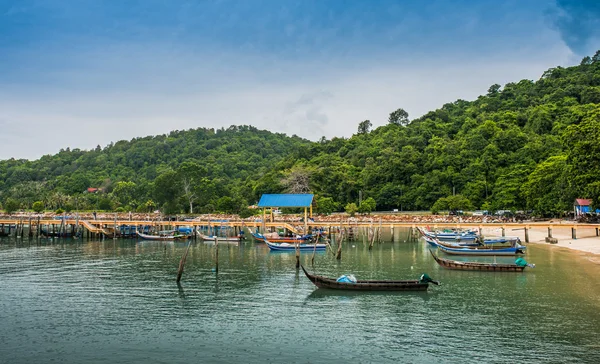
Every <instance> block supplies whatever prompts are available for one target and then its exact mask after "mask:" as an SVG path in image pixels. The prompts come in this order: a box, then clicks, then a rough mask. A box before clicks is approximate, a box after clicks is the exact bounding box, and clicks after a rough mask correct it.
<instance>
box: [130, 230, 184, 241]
mask: <svg viewBox="0 0 600 364" xmlns="http://www.w3.org/2000/svg"><path fill="white" fill-rule="evenodd" d="M137 234H138V236H139V237H140V238H141V239H143V240H156V241H173V240H187V239H189V236H187V235H147V234H143V233H140V232H139V231H138V233H137Z"/></svg>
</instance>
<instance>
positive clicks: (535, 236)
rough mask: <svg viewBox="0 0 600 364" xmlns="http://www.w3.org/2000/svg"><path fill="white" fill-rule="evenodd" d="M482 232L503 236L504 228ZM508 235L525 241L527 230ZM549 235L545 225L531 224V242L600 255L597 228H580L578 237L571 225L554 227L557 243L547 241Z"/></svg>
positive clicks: (488, 229) (488, 234) (514, 231)
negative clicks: (574, 237) (573, 234)
mask: <svg viewBox="0 0 600 364" xmlns="http://www.w3.org/2000/svg"><path fill="white" fill-rule="evenodd" d="M482 232H483V234H484V236H502V230H501V229H500V228H495V227H494V228H483V229H482ZM506 236H518V237H519V238H520V239H521V241H523V242H524V241H525V231H524V230H523V229H519V230H511V229H507V230H506ZM547 236H548V229H547V228H545V227H543V228H540V227H535V226H531V228H530V229H529V243H533V244H547V245H552V246H555V247H563V248H568V249H572V250H577V251H581V252H586V253H592V254H598V255H600V237H598V236H596V229H594V228H578V229H577V235H576V237H577V238H576V239H573V237H572V236H571V227H568V226H565V227H556V226H555V227H554V229H553V230H552V237H553V238H556V239H557V240H558V242H557V243H555V244H550V243H547V242H546V237H547Z"/></svg>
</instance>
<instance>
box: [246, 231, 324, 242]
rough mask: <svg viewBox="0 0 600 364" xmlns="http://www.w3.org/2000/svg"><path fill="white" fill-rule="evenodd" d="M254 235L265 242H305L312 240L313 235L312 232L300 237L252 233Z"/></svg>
mask: <svg viewBox="0 0 600 364" xmlns="http://www.w3.org/2000/svg"><path fill="white" fill-rule="evenodd" d="M251 234H252V237H253V238H254V239H256V240H258V241H262V242H264V241H265V240H267V239H268V240H269V241H270V242H272V243H298V242H299V243H300V244H302V243H305V242H307V241H310V240H312V238H313V236H312V235H311V234H307V235H303V236H299V237H279V238H271V237H265V236H264V235H263V234H260V233H251Z"/></svg>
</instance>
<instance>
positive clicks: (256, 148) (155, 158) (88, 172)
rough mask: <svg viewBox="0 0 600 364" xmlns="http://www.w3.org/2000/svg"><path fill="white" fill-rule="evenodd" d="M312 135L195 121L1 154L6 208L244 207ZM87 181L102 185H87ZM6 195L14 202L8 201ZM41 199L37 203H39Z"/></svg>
mask: <svg viewBox="0 0 600 364" xmlns="http://www.w3.org/2000/svg"><path fill="white" fill-rule="evenodd" d="M307 145H310V141H307V140H304V139H301V138H299V137H296V136H294V137H289V136H286V135H284V134H275V133H271V132H268V131H264V130H258V129H256V128H254V127H251V126H231V127H229V128H228V129H218V130H214V129H205V128H199V129H192V130H186V131H173V132H171V133H169V134H168V135H158V136H149V137H144V138H136V139H133V140H131V141H119V142H117V143H115V144H112V143H111V144H110V145H108V146H106V147H105V148H101V147H100V146H98V147H96V149H95V150H90V151H80V150H77V149H74V150H70V149H68V148H67V149H66V150H61V151H60V152H59V153H58V154H55V155H47V156H44V157H42V158H41V159H39V160H35V161H27V160H14V159H11V160H5V161H1V162H0V191H1V193H2V202H3V206H4V208H8V209H9V210H13V209H14V206H15V202H16V203H17V204H16V205H17V206H18V207H19V208H32V207H33V204H34V202H36V201H41V202H42V203H43V205H44V208H46V209H52V210H54V209H58V208H62V209H66V210H72V209H75V208H77V209H80V210H83V209H85V210H92V209H99V210H113V209H119V207H120V209H119V210H125V211H135V210H139V211H148V210H149V209H154V208H158V207H164V209H165V211H166V212H169V213H172V212H179V211H180V210H181V211H183V210H186V209H187V210H188V212H189V206H190V201H191V202H192V208H194V207H195V206H198V210H195V211H194V212H213V211H215V210H223V211H226V210H238V209H239V208H240V206H247V205H248V203H254V202H255V200H256V199H257V198H258V197H259V196H260V194H261V193H263V192H265V191H261V190H260V187H259V188H255V183H253V181H255V180H256V178H257V176H260V175H263V174H264V173H266V171H268V170H270V169H272V168H275V167H277V165H278V163H280V162H281V161H282V160H284V159H286V158H293V157H290V154H291V153H293V152H294V151H297V150H299V149H301V148H302V147H303V146H307ZM88 188H99V190H98V191H97V192H96V191H94V192H91V193H89V192H87V189H88ZM7 202H8V206H7ZM38 205H39V204H38Z"/></svg>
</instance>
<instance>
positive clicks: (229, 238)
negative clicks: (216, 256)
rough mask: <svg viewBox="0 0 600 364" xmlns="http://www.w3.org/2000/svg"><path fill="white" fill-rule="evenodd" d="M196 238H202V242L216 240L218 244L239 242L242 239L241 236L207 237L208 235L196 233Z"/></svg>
mask: <svg viewBox="0 0 600 364" xmlns="http://www.w3.org/2000/svg"><path fill="white" fill-rule="evenodd" d="M198 236H200V237H201V238H202V240H204V241H215V239H217V240H218V241H220V242H236V243H237V242H239V241H240V240H242V239H243V237H242V236H240V235H238V236H214V235H212V236H208V235H204V234H202V233H198Z"/></svg>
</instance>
